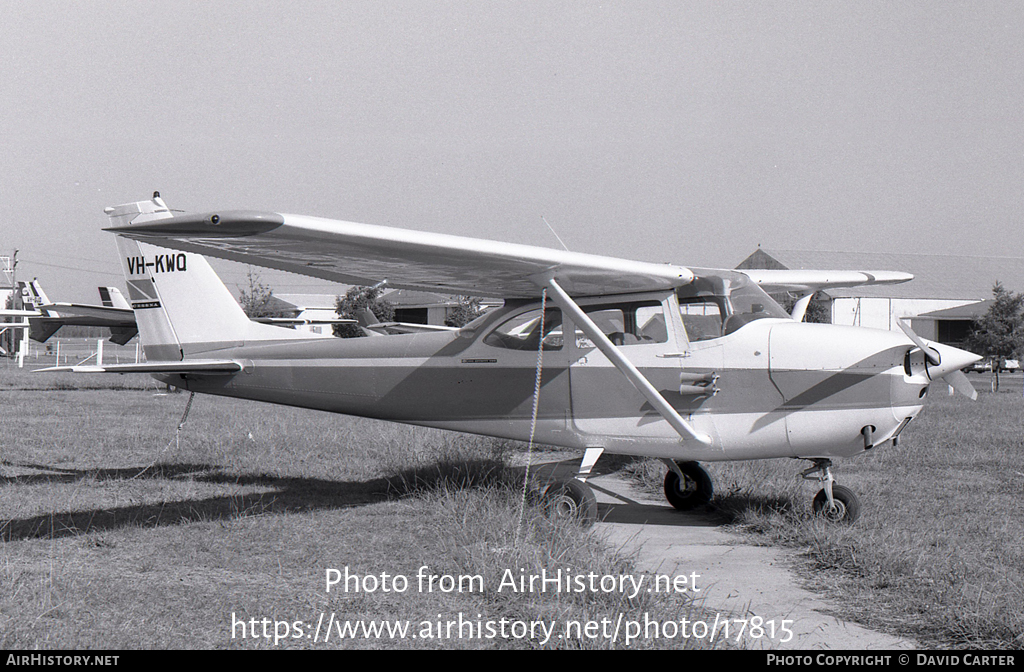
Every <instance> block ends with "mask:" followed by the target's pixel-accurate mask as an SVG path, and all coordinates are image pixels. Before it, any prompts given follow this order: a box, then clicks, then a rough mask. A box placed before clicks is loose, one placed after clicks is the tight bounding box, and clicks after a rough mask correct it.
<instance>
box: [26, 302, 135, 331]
mask: <svg viewBox="0 0 1024 672" xmlns="http://www.w3.org/2000/svg"><path fill="white" fill-rule="evenodd" d="M40 310H52V311H55V312H56V313H57V314H58V315H62V316H63V315H67V314H70V315H74V316H78V317H81V318H92V319H94V320H96V322H95V323H93V322H89V323H88V324H87V323H86V322H84V321H81V322H73V321H68V322H66V323H65V324H77V325H85V326H100V327H108V326H115V327H130V326H131V327H133V326H135V311H133V310H132V309H131V308H111V307H109V306H94V305H89V304H82V303H63V302H58V303H49V304H46V305H45V306H40Z"/></svg>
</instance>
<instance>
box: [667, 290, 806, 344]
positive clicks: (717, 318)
mask: <svg viewBox="0 0 1024 672" xmlns="http://www.w3.org/2000/svg"><path fill="white" fill-rule="evenodd" d="M676 296H677V297H678V299H679V312H680V315H681V317H682V320H683V326H684V327H686V335H687V337H688V338H689V339H690V342H691V343H692V342H695V341H706V340H709V339H712V338H718V337H719V336H726V335H728V334H731V333H732V332H734V331H736V330H737V329H740V328H742V327H743V326H744V325H746V324H749V323H750V322H753V321H755V320H760V319H763V318H766V317H767V318H776V319H788V318H789V314H788V313H787V312H786V311H785V310H783V309H782V307H781V306H779V304H778V303H776V302H775V301H774V300H773V299H772V298H771V297H770V296H768V295H767V294H766V293H765V292H764V290H762V289H761V288H760V287H758V286H757V285H756V284H755V283H753V282H752V281H751V280H750V278H749V277H747V276H745V275H743V274H742V273H728V274H725V275H708V276H705V277H698V278H697V279H695V280H694V281H693V282H692V283H691V284H689V285H686V286H684V287H680V288H679V289H678V290H677V292H676Z"/></svg>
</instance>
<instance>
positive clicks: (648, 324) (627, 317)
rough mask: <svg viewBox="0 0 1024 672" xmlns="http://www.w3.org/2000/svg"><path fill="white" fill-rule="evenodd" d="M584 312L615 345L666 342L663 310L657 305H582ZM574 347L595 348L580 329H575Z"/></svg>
mask: <svg viewBox="0 0 1024 672" xmlns="http://www.w3.org/2000/svg"><path fill="white" fill-rule="evenodd" d="M583 311H584V312H585V313H586V314H587V316H588V317H589V318H590V319H591V320H593V321H594V324H596V325H597V327H598V329H600V330H601V332H602V333H603V334H604V335H605V336H607V337H608V340H610V341H611V342H612V343H614V344H615V345H622V346H628V345H641V344H645V343H664V342H666V341H667V340H668V329H667V328H666V327H665V311H664V310H662V307H661V304H660V303H657V302H653V301H651V302H643V303H629V304H619V305H615V306H608V305H602V306H583ZM576 347H578V348H593V347H595V346H594V344H593V342H591V340H590V339H589V338H587V336H586V334H584V333H583V332H582V331H580V329H579V327H577V328H576Z"/></svg>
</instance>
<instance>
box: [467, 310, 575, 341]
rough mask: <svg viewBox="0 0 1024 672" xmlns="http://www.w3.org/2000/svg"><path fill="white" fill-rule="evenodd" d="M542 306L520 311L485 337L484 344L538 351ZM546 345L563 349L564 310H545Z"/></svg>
mask: <svg viewBox="0 0 1024 672" xmlns="http://www.w3.org/2000/svg"><path fill="white" fill-rule="evenodd" d="M540 330H541V319H540V308H537V309H536V310H529V311H526V312H525V313H519V314H518V315H515V316H513V317H511V318H509V319H507V320H505V321H504V322H502V323H501V324H499V325H498V326H497V327H495V329H494V330H493V331H492V332H491V333H489V334H487V336H485V337H484V344H486V345H490V346H492V347H495V348H505V349H506V350H533V351H534V352H536V350H537V346H538V345H539V341H540V338H541V333H540ZM543 337H544V345H543V348H544V350H545V351H547V350H561V349H562V341H563V337H562V311H560V310H558V309H557V308H549V309H548V310H546V311H545V312H544V336H543Z"/></svg>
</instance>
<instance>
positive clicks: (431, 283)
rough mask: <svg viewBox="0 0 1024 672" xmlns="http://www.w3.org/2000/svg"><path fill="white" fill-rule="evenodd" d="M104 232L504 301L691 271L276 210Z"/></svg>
mask: <svg viewBox="0 0 1024 672" xmlns="http://www.w3.org/2000/svg"><path fill="white" fill-rule="evenodd" d="M108 214H110V215H111V216H112V217H116V216H117V214H118V213H117V212H116V211H114V210H111V211H108ZM107 231H112V232H113V233H116V234H118V235H121V236H125V237H128V238H134V239H136V240H139V241H142V242H148V243H152V244H154V245H159V246H161V247H169V248H172V249H180V250H184V251H187V252H196V253H200V254H204V255H207V256H211V257H219V258H222V259H230V260H233V261H240V262H243V263H247V264H255V265H258V266H265V267H269V268H275V269H278V270H283V271H290V272H293V273H301V274H304V275H309V276H313V277H317V278H322V279H325V280H330V281H333V282H341V283H348V284H360V285H372V284H376V283H378V282H381V281H382V280H385V279H386V280H387V283H388V286H389V287H396V288H400V289H404V288H408V289H420V290H428V291H442V292H446V293H450V294H470V295H474V296H491V297H496V298H505V299H508V298H533V297H537V296H540V293H541V287H542V286H543V285H544V283H545V282H547V281H549V280H552V279H554V280H557V281H558V283H559V284H560V285H561V286H562V287H563V288H564V289H565V291H566V292H567V293H569V294H571V295H577V296H579V295H597V294H619V293H627V292H636V291H648V290H657V289H670V288H674V287H679V286H681V285H686V284H689V283H690V282H692V280H693V277H694V275H693V273H692V272H691V271H690V270H689V269H688V268H684V267H682V266H675V265H669V264H652V263H646V262H637V261H627V260H623V259H616V258H613V257H603V256H597V255H590V254H582V253H576V252H564V251H561V250H553V249H548V248H542V247H533V246H529V245H517V244H514V243H501V242H495V241H489V240H479V239H475V238H465V237H461V236H451V235H445V234H438V233H426V232H421V231H410V230H405V229H395V228H391V227H385V226H375V225H371V224H357V223H353V222H344V221H336V220H328V219H321V218H317V217H306V216H302V215H285V214H278V213H265V212H252V211H227V212H220V213H205V214H193V215H177V216H174V217H168V218H166V219H160V220H158V221H153V222H145V223H141V224H137V225H134V226H125V227H114V228H110V229H107Z"/></svg>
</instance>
